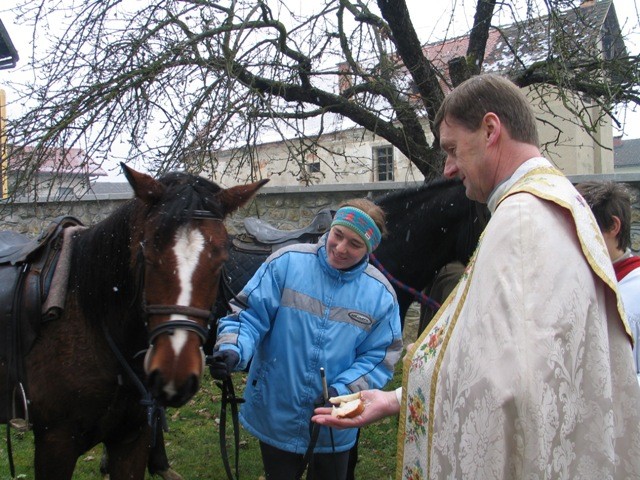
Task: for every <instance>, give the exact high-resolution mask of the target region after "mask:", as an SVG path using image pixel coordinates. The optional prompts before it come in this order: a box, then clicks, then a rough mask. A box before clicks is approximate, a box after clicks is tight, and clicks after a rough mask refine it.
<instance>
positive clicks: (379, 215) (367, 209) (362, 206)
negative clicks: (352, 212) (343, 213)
mask: <svg viewBox="0 0 640 480" xmlns="http://www.w3.org/2000/svg"><path fill="white" fill-rule="evenodd" d="M342 207H354V208H357V209H358V210H362V211H363V212H364V213H366V214H367V215H369V216H370V217H371V219H372V220H373V221H374V222H375V224H376V226H377V227H378V229H379V230H380V233H381V234H382V236H383V237H384V236H385V235H386V234H387V227H386V225H385V222H386V214H385V213H384V210H382V207H380V206H378V205H376V204H375V203H373V202H372V201H371V200H367V199H366V198H352V199H351V200H346V201H344V202H343V203H342V204H340V206H339V207H338V208H342Z"/></svg>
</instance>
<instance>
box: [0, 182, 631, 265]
mask: <svg viewBox="0 0 640 480" xmlns="http://www.w3.org/2000/svg"><path fill="white" fill-rule="evenodd" d="M569 178H570V179H571V180H572V181H573V182H574V183H578V182H581V181H585V180H597V179H604V180H614V181H621V182H626V183H628V184H629V185H630V186H631V187H632V188H633V190H634V191H635V193H636V200H635V202H634V205H633V207H634V208H633V225H632V232H631V234H632V245H633V249H634V250H635V251H636V252H638V251H640V174H627V175H589V176H570V177H569ZM413 185H417V183H404V182H402V183H401V182H393V183H368V184H347V185H326V186H325V185H316V186H311V187H265V188H263V189H262V190H261V192H260V194H258V195H257V196H256V198H255V199H254V200H253V201H252V202H251V203H250V204H249V205H247V206H246V207H244V208H242V209H241V210H240V211H238V212H236V213H235V214H234V215H232V216H231V217H230V218H229V219H228V220H227V222H226V223H227V228H228V230H229V232H230V233H232V234H235V233H238V232H241V231H243V227H242V221H243V219H244V218H245V217H247V216H254V217H255V216H257V217H260V218H262V219H263V220H265V221H268V222H270V223H271V224H272V225H274V226H275V227H277V228H280V229H283V230H292V229H296V228H301V227H303V226H306V225H308V224H309V223H310V222H311V219H312V218H313V216H314V215H315V214H316V212H318V211H319V210H321V209H323V208H336V207H338V206H339V205H340V203H342V202H343V201H344V200H347V199H349V198H354V197H369V198H376V197H378V196H380V195H383V194H384V193H387V192H388V191H390V190H396V189H399V188H405V187H408V186H413ZM129 198H130V197H128V196H122V195H111V196H106V195H102V196H101V195H98V196H96V197H95V198H92V199H90V200H74V201H65V202H39V203H14V204H6V205H0V229H2V230H13V231H16V232H20V233H26V234H28V235H33V236H35V235H37V234H38V233H40V231H42V229H43V228H45V227H46V226H47V225H48V224H49V222H50V221H51V219H53V218H55V217H56V216H58V215H63V214H64V215H72V216H75V217H77V218H78V219H80V220H81V221H82V222H83V223H84V224H85V225H92V224H94V223H97V222H99V221H100V220H102V219H104V218H105V217H107V216H108V215H110V214H111V212H113V211H114V210H115V209H116V208H118V207H119V206H120V205H122V204H124V203H125V202H126V201H127V200H128V199H129Z"/></svg>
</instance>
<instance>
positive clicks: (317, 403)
mask: <svg viewBox="0 0 640 480" xmlns="http://www.w3.org/2000/svg"><path fill="white" fill-rule="evenodd" d="M327 393H328V394H329V398H331V397H337V396H338V391H337V390H336V389H335V388H333V387H329V388H327ZM329 398H327V399H325V398H324V395H323V394H322V393H321V394H320V395H318V396H317V397H316V399H315V400H314V401H313V406H314V407H315V408H318V407H330V406H331V403H329ZM325 400H326V402H325Z"/></svg>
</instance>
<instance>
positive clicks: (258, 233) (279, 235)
mask: <svg viewBox="0 0 640 480" xmlns="http://www.w3.org/2000/svg"><path fill="white" fill-rule="evenodd" d="M334 213H335V212H333V211H332V210H330V209H328V208H325V209H322V210H320V211H319V212H318V213H317V214H316V216H315V217H314V218H313V220H312V221H311V223H310V224H309V225H307V226H306V227H303V228H299V229H296V230H280V229H278V228H276V227H274V226H273V225H271V224H270V223H269V222H266V221H264V220H261V219H259V218H256V217H247V218H245V219H244V229H245V232H246V233H242V234H239V235H237V236H236V237H235V238H234V239H233V241H232V244H233V246H234V248H236V249H237V250H239V251H241V252H246V253H256V254H267V255H269V254H271V253H273V252H275V251H276V250H278V249H280V248H282V247H284V246H286V245H291V244H294V243H310V242H315V241H317V240H318V238H319V237H320V236H321V235H322V234H324V233H325V232H326V231H327V230H329V228H330V227H331V221H332V220H333V214H334Z"/></svg>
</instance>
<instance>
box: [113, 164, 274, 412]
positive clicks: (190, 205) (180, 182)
mask: <svg viewBox="0 0 640 480" xmlns="http://www.w3.org/2000/svg"><path fill="white" fill-rule="evenodd" d="M123 169H124V170H125V174H126V176H127V180H128V181H129V183H130V184H131V186H132V187H133V190H134V192H135V195H136V200H135V201H136V202H137V203H138V205H137V208H136V209H135V210H136V211H135V213H134V215H135V216H136V217H137V220H136V222H134V223H136V224H137V225H140V227H139V228H133V229H132V242H131V246H132V258H131V261H132V270H133V271H135V272H137V273H136V275H137V283H138V289H139V290H140V294H139V297H140V299H141V302H142V310H143V312H144V314H145V317H146V326H147V329H148V334H149V349H148V350H147V354H146V357H145V362H144V369H145V372H146V374H147V380H148V385H149V388H150V391H151V393H152V394H153V395H154V396H155V397H156V398H157V399H158V400H159V401H160V402H161V403H163V404H165V405H168V406H180V405H183V404H184V403H186V402H187V401H188V400H189V399H190V398H191V397H192V396H193V395H194V394H195V393H196V391H197V390H198V388H199V386H200V377H201V375H202V372H203V369H204V354H203V352H202V345H203V343H204V342H205V340H206V339H207V335H208V320H209V317H210V315H211V308H212V306H213V304H214V302H215V300H216V296H217V293H218V285H219V279H220V272H221V269H222V265H223V263H224V262H225V260H226V259H227V231H226V229H225V226H224V223H223V220H224V218H225V216H226V215H228V214H229V213H231V212H233V211H234V210H236V209H237V208H238V207H240V206H242V205H243V204H244V203H246V202H247V201H248V200H249V199H251V197H252V196H253V195H254V194H255V193H256V192H257V190H258V189H259V188H260V187H261V186H262V185H264V184H265V183H266V182H267V180H263V181H260V182H256V183H252V184H249V185H242V186H237V187H232V188H229V189H226V190H225V189H222V188H220V187H218V186H217V185H215V184H214V183H212V182H209V181H207V180H205V179H204V178H201V177H196V176H193V175H188V174H184V173H172V174H169V175H166V176H164V177H163V178H161V179H160V180H154V179H153V178H152V177H150V176H149V175H146V174H142V173H139V172H136V171H135V170H132V169H130V168H128V167H126V166H124V165H123Z"/></svg>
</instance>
